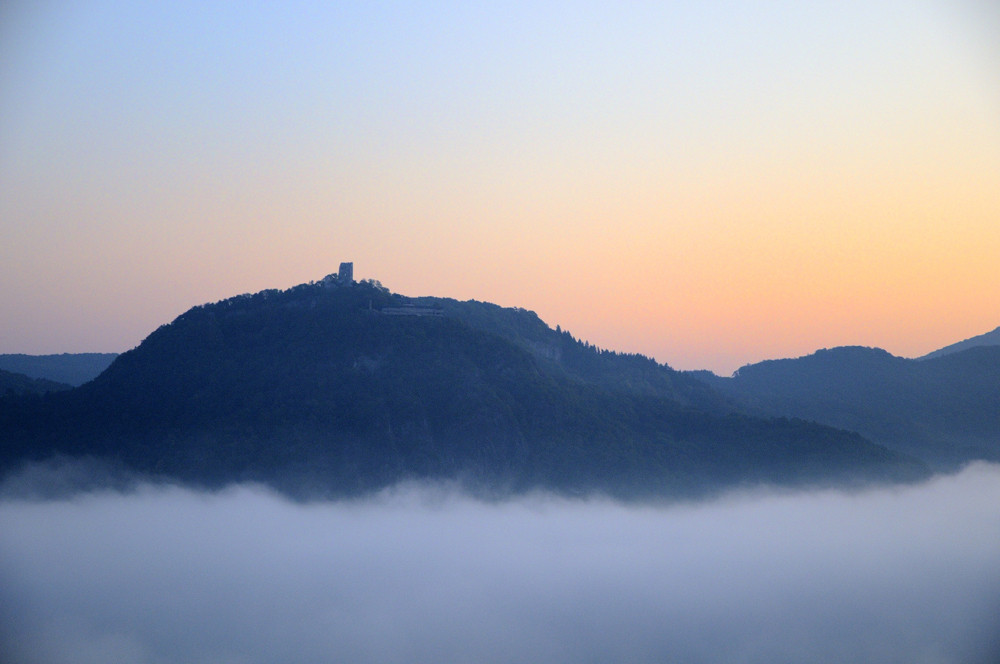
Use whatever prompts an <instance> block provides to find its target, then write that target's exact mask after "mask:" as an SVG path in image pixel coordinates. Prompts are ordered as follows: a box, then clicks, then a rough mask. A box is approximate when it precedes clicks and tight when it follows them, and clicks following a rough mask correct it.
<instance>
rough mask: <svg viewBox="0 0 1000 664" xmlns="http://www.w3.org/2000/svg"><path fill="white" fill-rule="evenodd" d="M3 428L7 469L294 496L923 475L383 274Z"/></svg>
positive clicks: (530, 321) (235, 310) (179, 338)
mask: <svg viewBox="0 0 1000 664" xmlns="http://www.w3.org/2000/svg"><path fill="white" fill-rule="evenodd" d="M408 305H413V306H421V307H423V308H424V309H425V310H427V311H425V312H424V313H425V314H426V315H415V314H414V311H413V310H406V309H405V308H406V307H407V306H408ZM383 310H385V313H383ZM438 310H440V312H441V313H440V314H439V313H437V312H438ZM404 313H408V314H414V315H402V314H404ZM526 330H527V331H526ZM0 434H2V435H3V437H4V439H5V440H4V447H3V450H2V455H0V456H2V458H0V464H2V465H3V466H5V467H7V468H10V467H13V466H15V465H17V463H19V462H23V461H25V460H30V459H35V460H41V459H44V458H45V457H46V456H47V455H52V454H62V455H68V456H72V457H80V456H92V457H98V458H110V459H114V460H115V461H116V462H121V463H123V464H124V465H125V466H127V467H131V468H135V469H137V470H140V471H142V472H146V473H153V474H163V475H165V476H168V477H175V478H178V479H180V480H182V481H190V482H195V483H202V484H208V485H216V484H225V483H228V482H232V481H259V482H264V483H266V484H269V485H271V486H275V487H276V488H279V489H280V490H283V491H286V492H289V493H293V494H300V495H306V494H310V493H318V494H323V493H327V494H336V495H355V494H357V493H364V492H367V491H372V490H377V489H379V488H383V487H385V486H388V485H390V484H393V483H395V482H398V481H402V480H405V479H418V480H421V479H431V480H439V479H449V480H454V479H459V480H461V481H463V482H465V483H467V484H468V485H469V486H472V487H475V488H476V489H477V490H482V491H486V492H499V493H504V492H510V491H514V492H520V491H527V490H533V489H547V490H555V491H560V492H565V493H570V494H580V493H592V492H602V493H608V494H611V495H615V496H619V497H643V496H645V497H671V496H673V497H676V496H681V495H692V494H698V493H704V492H706V491H714V490H719V489H722V488H726V487H733V486H740V485H746V484H754V483H761V482H763V483H774V484H785V485H796V484H802V483H821V484H843V483H849V484H850V483H858V482H866V481H888V480H912V479H919V478H922V477H925V476H926V475H927V470H926V468H925V467H924V466H923V465H922V464H921V463H920V462H918V461H915V460H913V459H910V458H908V457H905V456H902V455H899V454H897V453H894V452H891V451H889V450H888V449H886V448H884V447H881V446H878V445H875V444H873V443H871V442H869V441H867V440H865V439H863V438H862V437H861V436H858V435H857V434H854V433H849V432H844V431H839V430H836V429H834V428H831V427H828V426H823V425H818V424H813V423H809V422H805V421H802V420H798V419H786V418H777V419H768V418H760V417H754V416H749V415H746V414H741V413H737V412H734V411H733V410H732V409H731V408H729V406H728V402H727V400H726V398H725V397H720V396H719V395H717V394H715V393H714V391H712V390H711V389H710V388H707V387H706V386H705V385H704V384H703V383H702V382H701V381H697V380H695V379H693V378H691V377H690V376H686V375H684V374H681V373H680V372H676V371H674V370H672V369H670V368H669V367H667V366H666V365H659V364H657V363H656V362H655V361H653V360H650V359H649V358H644V357H642V356H635V355H624V354H617V353H611V352H609V351H601V350H598V349H596V348H594V347H592V346H589V344H585V343H583V342H579V341H578V340H575V339H573V338H572V336H571V335H569V334H568V333H565V332H562V331H559V330H551V329H550V328H548V326H547V325H545V324H544V323H543V322H541V320H540V319H538V317H537V315H535V314H534V313H533V312H528V311H526V310H523V309H504V308H501V307H496V305H489V304H486V303H477V302H473V301H468V302H465V303H460V302H457V301H455V300H448V299H445V298H406V297H404V296H401V295H398V294H393V293H391V292H389V291H388V289H385V288H383V287H381V285H380V284H377V282H363V283H355V284H352V285H349V286H348V285H337V284H334V285H331V284H329V283H323V282H321V283H309V284H302V285H300V286H297V287H294V288H292V289H288V290H286V291H277V290H271V291H261V292H260V293H256V294H252V295H250V294H247V295H241V296H236V297H234V298H228V299H226V300H222V301H219V302H216V303H213V304H206V305H201V306H198V307H194V308H192V309H190V310H189V311H187V312H185V313H184V314H182V315H180V316H178V317H177V318H176V319H175V320H174V321H173V322H171V323H169V324H166V325H163V326H161V327H160V328H158V329H157V330H155V331H154V332H153V333H152V334H150V335H149V336H148V337H147V338H146V339H145V340H144V341H143V342H142V343H141V344H140V345H139V346H138V347H136V348H135V349H133V350H131V351H128V352H126V353H123V354H122V355H120V356H118V357H117V358H116V359H115V360H114V361H113V362H112V363H111V365H110V366H109V367H108V368H107V370H105V371H104V372H103V373H102V374H101V375H100V376H98V377H97V378H96V379H94V380H93V381H90V382H89V383H86V384H85V385H83V386H81V387H78V388H76V389H74V390H71V391H69V392H66V393H60V394H54V395H49V396H48V397H46V398H44V399H34V400H31V399H26V400H21V401H18V402H16V403H14V402H9V401H8V402H7V403H3V402H2V401H0Z"/></svg>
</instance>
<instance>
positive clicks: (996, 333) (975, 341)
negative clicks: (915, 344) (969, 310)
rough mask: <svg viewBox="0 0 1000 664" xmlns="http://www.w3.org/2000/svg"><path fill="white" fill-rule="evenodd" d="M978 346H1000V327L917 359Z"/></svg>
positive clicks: (925, 358) (926, 358)
mask: <svg viewBox="0 0 1000 664" xmlns="http://www.w3.org/2000/svg"><path fill="white" fill-rule="evenodd" d="M977 346H1000V327H998V328H997V329H995V330H993V331H992V332H987V333H986V334H980V335H978V336H975V337H972V338H970V339H966V340H964V341H959V342H958V343H955V344H951V345H950V346H945V347H944V348H939V349H938V350H936V351H934V352H932V353H927V354H926V355H924V356H923V357H918V358H917V359H918V360H930V359H933V358H935V357H943V356H944V355H950V354H951V353H957V352H959V351H963V350H968V349H970V348H975V347H977Z"/></svg>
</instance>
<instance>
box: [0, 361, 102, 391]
mask: <svg viewBox="0 0 1000 664" xmlns="http://www.w3.org/2000/svg"><path fill="white" fill-rule="evenodd" d="M117 356H118V355H117V354H116V353H62V354H61V355H22V354H7V355H0V369H2V370H4V371H12V372H14V373H20V374H24V375H25V376H28V377H30V378H44V379H46V380H52V381H56V382H58V383H65V384H67V385H72V386H74V387H75V386H77V385H83V384H84V383H86V382H87V381H89V380H93V379H95V378H97V376H98V375H99V374H100V373H101V372H102V371H104V370H105V369H107V368H108V366H109V365H110V364H111V362H112V361H113V360H114V359H115V358H116V357H117Z"/></svg>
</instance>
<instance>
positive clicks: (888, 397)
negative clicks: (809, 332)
mask: <svg viewBox="0 0 1000 664" xmlns="http://www.w3.org/2000/svg"><path fill="white" fill-rule="evenodd" d="M693 375H695V376H698V377H700V378H702V379H703V380H705V381H706V382H707V383H708V384H710V385H711V386H713V387H715V388H716V389H719V390H722V391H724V392H726V393H727V394H728V395H730V396H731V397H733V398H735V399H737V400H738V402H739V403H740V404H742V405H743V407H744V409H745V410H746V411H747V412H753V413H756V414H758V415H762V416H787V417H801V418H805V419H808V420H814V421H817V422H822V423H824V424H829V425H831V426H834V427H838V428H842V429H847V430H850V431H857V432H859V433H860V434H861V435H863V436H865V437H866V438H868V439H870V440H872V441H875V442H877V443H880V444H883V445H885V446H887V447H889V448H891V449H895V450H897V451H901V452H903V453H906V454H910V455H914V456H917V457H919V458H921V459H923V460H924V461H926V462H928V463H930V464H932V465H933V466H935V467H939V468H951V467H954V466H956V465H959V464H962V463H964V462H967V461H971V460H974V459H989V460H1000V346H974V347H970V348H968V349H966V350H962V351H957V352H953V353H947V354H944V355H942V356H940V357H935V358H932V359H926V360H909V359H904V358H901V357H895V356H893V355H890V354H889V353H887V352H886V351H884V350H881V349H878V348H862V347H843V348H834V349H829V350H820V351H817V352H816V353H814V354H812V355H809V356H806V357H800V358H797V359H786V360H770V361H767V362H761V363H759V364H753V365H748V366H745V367H743V368H741V369H740V370H739V371H737V372H736V373H735V374H734V376H733V377H732V378H720V377H718V376H714V375H712V374H708V373H707V372H696V373H694V374H693Z"/></svg>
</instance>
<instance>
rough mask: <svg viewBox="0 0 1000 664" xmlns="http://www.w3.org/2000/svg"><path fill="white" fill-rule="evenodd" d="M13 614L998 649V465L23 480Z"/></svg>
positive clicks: (642, 653)
mask: <svg viewBox="0 0 1000 664" xmlns="http://www.w3.org/2000/svg"><path fill="white" fill-rule="evenodd" d="M20 493H21V494H23V493H24V492H23V491H22V492H20ZM0 625H2V627H0V630H2V631H0V638H2V643H0V661H5V662H6V661H11V662H24V663H26V664H63V663H66V664H68V663H73V664H87V663H90V662H94V663H98V662H99V663H101V664H105V663H106V662H120V663H123V664H128V663H149V664H161V663H173V662H186V663H188V662H190V663H199V662H204V663H208V662H211V663H213V664H225V663H234V664H235V663H257V662H261V663H264V662H300V663H311V662H316V663H319V662H322V663H324V664H325V663H327V662H335V661H341V662H400V663H402V662H407V663H411V662H435V663H438V662H483V663H489V662H532V663H534V662H550V663H559V662H574V663H577V662H610V661H623V662H674V661H683V662H762V663H763V662H767V663H768V664H770V663H772V662H854V661H865V662H900V663H904V662H905V663H906V664H913V663H918V664H919V663H927V664H932V663H934V664H936V663H939V662H940V663H948V662H963V663H965V662H984V663H985V662H995V661H998V659H1000V636H998V635H1000V468H998V467H996V466H986V465H976V466H972V467H970V468H968V469H966V470H965V471H964V472H962V473H961V474H958V475H954V476H948V477H940V478H937V479H935V480H933V481H931V482H929V483H927V484H923V485H920V486H915V487H904V488H899V487H897V488H891V489H880V490H873V491H868V492H863V493H854V494H851V493H839V492H833V491H823V492H813V493H794V494H754V495H743V496H730V497H727V498H725V499H721V500H717V501H714V502H710V503H701V504H693V505H673V506H659V507H653V506H623V505H620V504H616V503H613V502H609V501H598V500H593V501H567V500H562V499H555V498H551V497H541V496H535V497H529V498H524V499H520V500H517V501H513V502H508V503H498V504H487V503H482V502H477V501H475V500H471V499H468V498H464V497H461V496H459V495H456V494H453V493H449V492H447V491H444V490H434V489H426V488H423V489H420V488H417V489H405V490H397V491H394V492H391V493H386V494H382V495H380V496H379V497H377V498H375V499H370V500H365V501H355V502H343V503H317V504H306V505H301V504H294V503H290V502H288V501H286V500H284V499H282V498H280V497H278V496H275V495H273V494H271V493H269V492H267V491H265V490H262V489H259V488H254V487H240V488H236V489H232V490H228V491H224V492H221V493H215V494H204V493H198V492H194V491H190V490H186V489H180V488H176V487H167V488H164V487H155V486H149V485H140V486H139V487H138V488H137V489H135V490H132V491H129V492H127V493H120V492H117V491H104V492H91V493H83V494H77V495H76V496H75V497H73V498H62V499H49V500H29V499H24V498H7V499H5V500H3V501H2V502H0Z"/></svg>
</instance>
